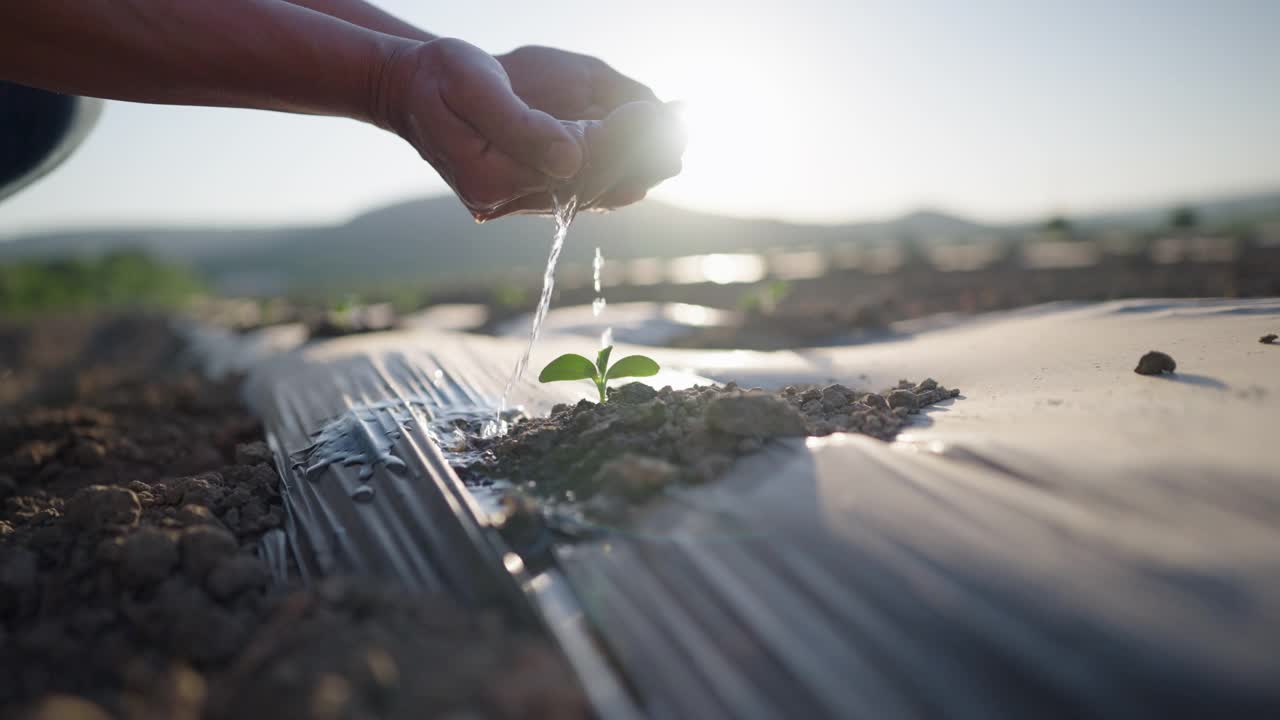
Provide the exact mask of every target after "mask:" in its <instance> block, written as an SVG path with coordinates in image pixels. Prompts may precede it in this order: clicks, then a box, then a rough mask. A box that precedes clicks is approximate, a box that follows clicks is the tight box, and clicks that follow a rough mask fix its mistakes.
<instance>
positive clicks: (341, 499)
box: [248, 301, 1280, 717]
mask: <svg viewBox="0 0 1280 720" xmlns="http://www.w3.org/2000/svg"><path fill="white" fill-rule="evenodd" d="M1276 327H1280V302H1277V301H1257V302H1204V303H1195V302H1171V303H1164V302H1156V301H1133V302H1127V303H1108V304H1103V305H1095V306H1084V307H1073V306H1053V307H1046V308H1037V309H1033V310H1030V311H1022V312H1016V313H1005V314H999V315H993V316H988V317H985V318H980V319H978V320H974V321H970V322H964V323H959V324H957V325H955V326H954V327H943V328H935V329H931V330H927V331H921V332H919V333H916V334H904V335H903V336H902V337H901V338H900V339H898V340H896V341H893V342H884V343H876V344H870V345H865V346H859V347H849V348H838V349H823V350H814V351H798V352H787V353H769V354H762V353H699V352H692V351H658V350H654V351H651V352H650V354H653V355H655V356H657V357H658V358H659V359H660V360H661V361H662V362H663V363H664V365H666V366H667V367H668V368H673V369H676V370H681V369H683V370H689V371H697V372H701V373H703V374H705V375H707V376H710V377H714V378H716V379H721V380H729V379H737V380H739V381H740V382H745V383H748V384H749V383H758V384H762V385H773V384H781V383H783V382H794V381H810V382H825V381H827V380H840V381H842V382H845V383H846V384H850V385H856V386H869V387H881V386H885V385H888V384H891V383H892V382H894V381H896V380H897V378H898V377H899V376H905V377H911V378H913V379H921V378H923V377H924V376H926V375H934V376H936V377H937V378H938V379H939V380H940V381H942V382H944V383H946V384H947V385H948V386H958V387H960V388H961V389H962V391H963V392H964V397H963V399H961V400H959V401H956V402H953V403H950V404H945V405H943V406H942V407H940V408H938V409H937V410H933V411H931V412H928V413H926V414H924V415H922V416H920V418H919V419H918V421H917V422H916V423H915V424H914V426H912V427H911V428H909V432H908V433H906V434H905V435H904V436H903V437H902V439H901V440H902V441H901V442H899V443H898V444H896V445H894V446H889V445H885V444H883V443H879V442H876V441H872V440H868V439H865V438H858V437H854V438H838V437H837V438H833V439H830V440H824V441H810V442H809V443H808V444H804V443H793V444H790V445H784V444H779V445H776V446H773V447H772V448H771V449H770V450H769V451H768V452H766V453H763V454H761V455H758V456H755V457H753V458H751V459H749V460H747V461H744V462H740V463H739V464H738V465H737V466H736V467H735V468H734V470H733V471H732V473H731V475H730V476H729V477H728V478H726V479H725V480H724V481H722V482H719V483H715V484H713V485H711V486H708V487H702V488H693V489H686V490H680V491H675V492H672V493H670V495H669V496H668V497H665V498H662V499H661V500H659V501H658V503H656V504H655V505H654V506H652V507H651V508H650V509H649V510H647V511H646V513H645V514H644V515H643V516H642V517H641V518H640V519H639V520H638V522H637V523H635V524H634V525H631V526H628V527H626V528H619V529H617V530H616V531H615V532H614V533H612V534H611V535H610V536H609V537H607V538H604V539H602V540H599V541H595V542H591V543H583V544H579V545H576V546H562V547H561V548H560V550H559V552H558V554H559V560H560V563H561V568H560V569H561V571H562V572H563V575H561V572H554V571H553V572H552V573H548V574H546V575H543V576H540V577H538V578H529V577H527V575H526V574H524V572H523V570H516V571H515V572H514V573H513V567H515V566H513V565H511V564H510V563H508V564H505V565H504V564H503V562H502V553H503V550H502V548H501V544H500V541H498V540H497V539H496V535H495V534H494V533H493V532H492V530H491V528H489V527H488V525H487V517H486V515H485V512H484V510H483V507H482V504H481V503H479V502H477V501H476V499H475V498H474V497H472V496H471V493H470V491H469V490H468V489H467V488H465V487H463V486H462V485H461V484H460V483H459V482H458V481H457V479H456V477H454V475H453V473H452V472H450V470H449V469H448V467H447V466H446V465H445V464H444V461H443V458H442V457H441V455H440V453H439V451H438V449H437V448H436V447H435V446H434V445H433V443H432V441H431V438H430V437H429V436H428V434H427V433H426V432H425V430H424V429H423V428H424V427H425V426H427V424H428V423H426V422H422V421H423V420H427V419H429V418H430V417H444V416H447V415H448V413H450V412H454V411H457V410H459V409H460V408H467V407H471V406H474V405H476V404H490V405H491V404H492V403H493V402H494V400H496V397H497V394H498V392H500V388H501V386H502V384H503V383H504V382H505V380H506V372H507V371H508V369H509V368H510V365H511V362H512V360H513V358H514V356H515V355H516V354H517V353H518V352H519V351H520V350H521V348H520V346H519V343H517V342H511V341H503V340H495V339H487V338H476V337H471V336H463V335H455V334H444V333H412V334H390V335H379V336H366V337H360V338H350V339H345V340H339V341H332V342H328V343H324V344H318V345H313V346H309V347H307V348H305V349H303V350H301V351H298V352H294V353H291V354H286V355H283V356H280V357H278V358H277V359H274V360H269V361H266V362H264V363H262V364H260V365H259V366H258V367H257V368H256V369H255V371H254V373H253V376H252V378H251V382H250V384H249V386H248V393H249V396H250V397H251V398H252V401H253V403H254V405H255V406H256V407H257V408H258V409H259V411H260V412H261V414H262V416H263V418H264V421H265V422H266V424H267V427H268V431H269V433H270V436H271V439H272V442H273V445H274V446H275V450H276V452H277V456H278V457H287V456H289V455H291V454H293V453H296V452H297V451H298V450H300V449H301V448H305V447H306V446H307V445H308V444H309V443H310V442H311V439H310V434H311V433H313V432H315V431H316V430H317V429H319V428H321V427H323V426H324V424H325V423H327V422H330V421H331V420H333V419H334V418H335V417H340V416H341V415H342V414H343V413H348V412H351V411H352V410H353V409H358V408H360V407H368V406H371V405H380V404H386V403H388V402H391V403H395V402H399V403H400V404H401V405H402V406H403V407H405V408H406V409H407V411H408V412H409V413H410V414H411V415H412V416H413V417H417V418H419V424H418V427H417V428H416V429H415V430H413V431H408V432H406V431H404V430H403V422H401V421H400V420H397V419H395V418H392V413H385V414H383V415H380V414H378V413H382V412H383V411H381V410H379V411H376V413H375V415H374V416H373V419H371V420H369V421H366V424H369V423H372V424H373V425H374V426H375V427H374V428H373V430H374V431H376V432H382V433H391V432H397V431H398V432H401V433H402V436H401V438H399V439H397V440H395V441H394V442H393V443H392V444H391V452H392V453H393V454H394V456H395V457H397V458H399V459H400V460H402V461H403V462H404V463H405V465H406V467H405V469H404V470H405V471H404V472H403V473H401V474H395V473H393V472H391V470H390V469H388V467H387V466H386V465H378V466H376V467H375V468H374V472H373V476H372V477H371V478H370V484H371V485H373V486H374V487H375V489H376V494H375V497H374V500H373V502H371V503H369V504H367V505H365V504H359V503H354V502H352V500H351V499H350V497H349V494H350V491H351V490H352V489H353V488H354V487H355V486H356V485H357V484H358V482H359V473H360V469H361V468H360V467H359V466H353V467H337V468H334V469H331V470H328V471H326V472H325V473H324V474H322V475H321V476H320V477H319V478H318V479H317V480H316V481H312V480H306V479H304V478H302V477H301V476H300V475H299V474H298V473H297V471H292V472H291V473H290V478H289V479H288V481H287V483H286V486H287V490H288V502H289V506H290V511H291V515H290V533H291V535H290V543H289V545H290V549H291V552H292V553H293V556H294V558H295V559H296V563H297V565H298V566H299V567H300V568H301V569H302V571H303V572H304V573H306V574H309V575H313V574H320V573H323V572H332V571H337V570H342V571H346V572H363V573H371V574H377V575H380V576H384V577H391V578H396V579H400V580H401V581H403V582H404V583H405V584H406V585H409V586H414V587H430V588H443V589H446V590H449V591H451V592H454V593H455V594H457V595H459V596H460V597H462V598H469V599H473V600H483V599H485V598H499V599H500V600H501V601H502V602H505V603H508V604H512V605H519V604H520V603H522V602H523V603H529V604H530V605H531V606H532V607H533V608H534V609H536V611H537V612H539V613H540V614H541V617H543V618H544V619H547V618H550V617H553V616H554V617H557V618H559V620H558V621H556V622H559V623H560V625H558V628H559V629H560V630H561V631H563V632H560V633H559V634H558V635H557V637H559V638H560V640H561V642H562V645H564V646H574V645H576V646H578V650H576V651H574V650H570V651H568V654H569V655H570V656H571V658H572V659H573V660H574V662H575V666H576V667H578V669H579V671H580V672H582V673H584V674H594V675H596V676H597V679H596V680H595V681H593V682H590V683H587V684H588V685H592V686H593V687H595V691H594V694H593V696H594V697H596V698H597V701H598V707H600V708H601V709H602V712H603V714H606V715H609V714H615V713H625V712H626V711H627V708H628V707H629V705H628V704H627V703H626V702H624V701H620V700H619V699H618V698H619V693H622V692H623V691H622V690H621V688H622V687H629V688H631V689H633V690H634V693H635V699H636V700H637V701H638V702H639V704H640V705H641V706H642V707H643V708H644V710H645V711H646V712H647V713H649V714H651V715H654V716H667V717H720V716H741V717H798V716H850V715H853V716H866V717H935V716H938V715H946V716H951V717H992V716H997V717H1028V716H1034V717H1043V716H1094V717H1167V716H1170V715H1204V714H1207V713H1210V712H1213V714H1215V715H1226V716H1235V717H1240V716H1245V715H1264V714H1265V713H1267V712H1268V711H1271V710H1274V709H1276V708H1277V707H1280V656H1278V655H1277V654H1276V653H1275V652H1274V645H1275V643H1274V639H1275V638H1276V637H1280V579H1278V578H1280V529H1277V528H1278V527H1280V526H1278V525H1277V521H1280V465H1278V464H1277V462H1276V456H1275V447H1274V438H1275V431H1276V428H1277V427H1280V348H1274V347H1269V346H1264V345H1260V344H1258V343H1257V338H1258V336H1259V335H1262V334H1264V333H1265V332H1272V331H1275V328H1276ZM581 344H582V341H581V340H573V339H566V338H555V337H550V338H547V339H546V340H545V341H544V342H543V343H541V344H540V345H539V348H538V350H537V352H536V353H535V356H534V358H533V363H532V365H531V367H535V368H536V367H538V366H539V365H540V363H542V362H545V361H546V360H549V359H550V358H551V357H554V356H555V355H556V354H559V353H561V352H567V351H578V352H581V351H582V348H581ZM1149 349H1160V350H1164V351H1166V352H1169V353H1170V354H1172V355H1173V356H1174V358H1175V359H1176V360H1177V361H1178V364H1179V371H1180V372H1179V373H1178V374H1177V375H1176V376H1173V377H1157V378H1152V377H1142V376H1137V375H1135V374H1133V372H1132V365H1133V363H1135V362H1136V360H1137V357H1138V356H1139V355H1140V354H1141V353H1142V352H1145V351H1146V350H1149ZM624 350H625V349H622V348H620V350H619V351H624ZM437 370H439V371H440V374H439V375H437V374H436V371H437ZM670 377H675V378H676V379H677V381H678V380H680V379H683V380H685V381H687V380H688V379H689V378H688V376H679V375H673V376H669V377H668V378H658V379H657V381H656V384H659V385H661V384H664V383H665V382H667V381H668V380H669V379H670ZM589 392H590V388H589V387H587V386H586V384H585V383H584V384H583V387H582V388H581V389H579V388H575V387H574V386H573V385H568V384H560V385H549V386H538V387H535V386H532V385H529V384H524V385H522V386H520V387H519V388H518V389H517V393H518V397H516V398H515V401H516V402H519V403H523V404H525V405H526V406H527V407H528V408H529V409H530V410H531V411H533V412H538V411H545V410H546V409H547V408H548V407H549V406H550V404H552V403H553V402H557V401H564V400H576V399H578V398H580V397H587V396H588V394H589ZM384 415H385V416H384ZM397 417H399V418H400V419H401V420H402V419H403V417H404V415H403V414H401V415H398V416H397ZM397 426H398V427H399V428H400V430H395V429H394V428H395V427H397ZM566 578H567V584H566V583H565V579H566ZM575 603H576V604H577V607H579V608H580V609H581V611H582V614H581V615H580V614H577V613H575V612H574V611H573V610H572V608H573V607H574V604H575ZM552 606H554V608H555V611H554V613H553V612H551V609H550V608H552ZM583 617H585V618H586V619H587V620H588V622H585V623H584V622H582V618H583ZM565 628H573V629H572V630H565ZM590 635H594V636H595V637H597V638H598V639H599V641H600V643H601V645H602V646H603V647H604V648H607V651H608V653H609V654H610V655H611V656H612V658H613V660H614V662H616V666H615V665H610V664H606V663H604V662H603V661H602V660H601V659H600V658H599V657H598V656H596V655H595V654H594V652H595V649H596V648H597V647H598V646H597V645H596V644H595V642H593V641H591V639H590V637H589V636H590ZM614 667H616V669H617V670H618V672H619V676H620V681H619V682H613V681H612V680H610V678H611V677H612V675H611V669H612V668H614ZM601 688H605V689H604V690H601ZM603 698H612V700H610V701H606V700H603Z"/></svg>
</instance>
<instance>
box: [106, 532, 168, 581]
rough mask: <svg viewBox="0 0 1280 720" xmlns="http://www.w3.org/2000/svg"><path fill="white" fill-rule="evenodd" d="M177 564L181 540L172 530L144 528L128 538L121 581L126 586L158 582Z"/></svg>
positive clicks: (123, 555) (122, 557)
mask: <svg viewBox="0 0 1280 720" xmlns="http://www.w3.org/2000/svg"><path fill="white" fill-rule="evenodd" d="M177 564H178V541H177V539H176V538H175V537H174V536H173V534H172V533H170V532H166V531H164V530H160V529H159V528H153V527H144V528H139V529H138V530H137V531H136V532H134V533H133V534H131V535H129V537H127V538H125V541H124V546H123V547H122V548H121V555H120V581H121V582H123V583H124V584H125V585H126V586H127V587H138V586H140V585H146V584H149V583H155V582H159V581H160V580H163V579H165V578H166V577H168V576H169V571H170V570H172V569H173V567H174V566H175V565H177Z"/></svg>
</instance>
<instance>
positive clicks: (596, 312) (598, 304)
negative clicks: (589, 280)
mask: <svg viewBox="0 0 1280 720" xmlns="http://www.w3.org/2000/svg"><path fill="white" fill-rule="evenodd" d="M607 304H608V302H607V301H606V300H605V299H604V298H602V297H598V298H596V299H595V300H592V301H591V316H592V317H600V313H602V312H604V307H605V305H607Z"/></svg>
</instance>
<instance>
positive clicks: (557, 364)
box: [538, 345, 658, 403]
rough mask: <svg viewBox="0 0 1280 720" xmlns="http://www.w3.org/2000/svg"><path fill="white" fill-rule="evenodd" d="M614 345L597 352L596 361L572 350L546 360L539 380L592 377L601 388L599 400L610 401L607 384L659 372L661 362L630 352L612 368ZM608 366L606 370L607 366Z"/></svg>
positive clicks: (592, 380)
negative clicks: (606, 391) (606, 389)
mask: <svg viewBox="0 0 1280 720" xmlns="http://www.w3.org/2000/svg"><path fill="white" fill-rule="evenodd" d="M612 352H613V346H612V345H610V346H609V347H607V348H604V349H603V350H601V351H600V353H599V354H598V355H596V361H595V362H594V363H593V362H591V361H590V360H588V359H586V358H584V357H582V356H581V355H577V354H574V353H569V354H567V355H561V356H560V357H558V358H556V359H555V360H552V361H551V362H549V363H547V366H546V367H544V368H542V372H541V373H539V374H538V382H544V383H549V382H560V381H561V380H590V381H591V382H593V383H595V384H596V390H599V391H600V402H602V403H603V402H605V401H606V400H608V395H606V393H605V386H606V385H607V384H608V383H609V381H610V380H613V379H615V378H624V377H649V376H651V375H657V374H658V363H656V362H654V361H653V359H652V358H647V357H645V356H644V355H628V356H627V357H624V358H622V359H621V360H619V361H618V362H616V363H614V364H613V367H609V354H610V353H612ZM606 368H607V369H606Z"/></svg>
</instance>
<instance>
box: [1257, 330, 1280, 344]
mask: <svg viewBox="0 0 1280 720" xmlns="http://www.w3.org/2000/svg"><path fill="white" fill-rule="evenodd" d="M1276 340H1280V335H1276V334H1275V333H1267V334H1266V335H1263V336H1262V337H1260V338H1258V342H1260V343H1262V344H1263V345H1274V344H1275V343H1276Z"/></svg>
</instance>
